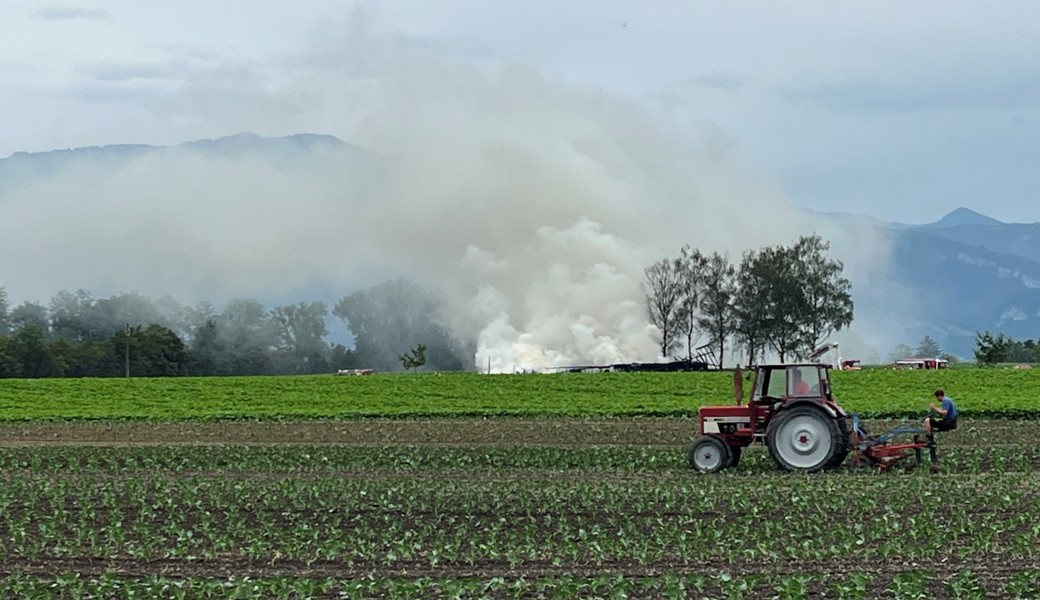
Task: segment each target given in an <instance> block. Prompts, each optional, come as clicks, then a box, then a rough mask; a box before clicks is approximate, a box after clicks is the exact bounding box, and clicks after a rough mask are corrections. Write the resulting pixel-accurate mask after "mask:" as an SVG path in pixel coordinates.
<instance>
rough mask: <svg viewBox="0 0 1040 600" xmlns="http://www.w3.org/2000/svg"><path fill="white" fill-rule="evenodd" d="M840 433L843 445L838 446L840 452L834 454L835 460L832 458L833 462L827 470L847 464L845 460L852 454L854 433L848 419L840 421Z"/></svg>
mask: <svg viewBox="0 0 1040 600" xmlns="http://www.w3.org/2000/svg"><path fill="white" fill-rule="evenodd" d="M838 432H839V434H840V435H841V437H840V438H838V439H839V440H840V442H841V443H840V444H839V446H838V451H837V452H835V453H834V458H832V459H831V462H830V463H829V464H828V465H827V466H826V467H824V468H826V469H836V468H838V467H840V466H841V465H842V464H844V463H845V459H846V458H848V456H849V452H852V431H851V430H850V429H849V421H848V419H840V420H838Z"/></svg>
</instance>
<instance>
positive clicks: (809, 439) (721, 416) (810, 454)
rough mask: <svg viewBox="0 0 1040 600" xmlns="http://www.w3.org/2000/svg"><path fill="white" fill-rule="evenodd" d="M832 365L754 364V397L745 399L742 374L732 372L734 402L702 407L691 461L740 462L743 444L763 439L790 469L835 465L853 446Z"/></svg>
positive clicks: (710, 468)
mask: <svg viewBox="0 0 1040 600" xmlns="http://www.w3.org/2000/svg"><path fill="white" fill-rule="evenodd" d="M828 374H829V366H828V365H825V364H819V363H804V364H785V365H759V366H757V367H755V377H754V381H753V384H752V392H751V398H750V399H749V400H748V401H747V402H744V386H743V383H744V382H743V376H742V375H741V372H740V369H739V368H738V369H737V370H736V371H735V372H734V375H733V383H734V395H735V397H736V402H737V403H736V405H735V406H705V407H702V408H701V409H700V434H701V435H700V437H698V438H697V439H696V440H694V441H693V444H692V445H691V446H690V451H689V461H690V466H691V467H693V468H694V469H697V470H698V471H703V472H709V473H710V472H715V471H720V470H722V469H725V468H726V467H732V466H736V465H737V463H738V462H739V461H740V453H741V450H742V449H743V448H746V447H747V446H749V445H751V444H752V443H754V442H762V443H763V444H765V446H766V447H767V448H769V454H770V455H771V456H772V457H773V460H774V461H775V462H776V464H777V465H778V466H779V467H780V468H781V469H784V470H786V471H804V472H813V471H819V470H822V469H833V468H835V467H837V466H839V465H841V464H842V463H843V462H844V461H845V457H846V456H848V454H849V452H850V451H851V450H852V447H853V438H852V430H851V423H850V421H851V419H850V416H849V413H847V412H846V411H845V409H843V408H842V407H841V406H838V403H837V402H835V400H834V396H833V395H832V393H831V383H830V379H829V377H828Z"/></svg>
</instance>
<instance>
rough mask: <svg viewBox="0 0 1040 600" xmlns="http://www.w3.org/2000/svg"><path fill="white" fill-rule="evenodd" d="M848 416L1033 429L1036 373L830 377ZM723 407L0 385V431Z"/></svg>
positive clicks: (430, 381)
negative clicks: (995, 421) (936, 413)
mask: <svg viewBox="0 0 1040 600" xmlns="http://www.w3.org/2000/svg"><path fill="white" fill-rule="evenodd" d="M832 375H833V382H834V391H835V395H836V396H837V398H838V400H839V402H840V403H841V404H842V405H843V406H845V407H846V408H847V409H849V410H850V411H853V412H858V413H860V414H863V415H865V416H872V417H911V416H915V415H921V414H923V412H924V411H925V410H926V408H927V405H928V402H929V401H930V400H931V392H932V390H934V389H935V388H936V387H944V388H945V389H946V390H947V393H948V394H949V395H951V396H953V397H954V398H956V399H957V401H958V404H959V407H960V408H961V410H962V412H963V414H964V415H965V416H972V417H976V418H1005V417H1007V418H1040V369H1038V370H1035V371H1034V370H1014V369H950V370H944V371H895V370H886V369H877V370H865V371H858V372H835V373H833V374H832ZM732 402H733V396H732V376H731V374H730V373H725V372H723V373H558V374H540V375H493V376H488V375H480V374H472V373H470V374H410V375H403V374H393V375H391V374H387V375H374V376H367V377H332V376H310V377H228V378H166V379H80V380H77V379H37V380H12V379H7V380H0V420H8V421H10V420H54V419H66V420H76V419H146V420H160V421H162V420H194V419H197V420H218V419H286V418H289V419H299V418H339V419H344V418H345V419H352V418H364V417H423V416H554V415H556V416H582V415H592V416H683V415H695V414H696V413H697V409H698V408H699V407H700V406H703V405H706V404H719V403H723V404H729V403H732Z"/></svg>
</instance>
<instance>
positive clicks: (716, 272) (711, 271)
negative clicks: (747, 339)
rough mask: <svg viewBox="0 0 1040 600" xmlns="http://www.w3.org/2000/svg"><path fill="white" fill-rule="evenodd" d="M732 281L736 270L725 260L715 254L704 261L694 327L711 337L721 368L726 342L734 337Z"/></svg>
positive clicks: (733, 291) (733, 288) (734, 284)
mask: <svg viewBox="0 0 1040 600" xmlns="http://www.w3.org/2000/svg"><path fill="white" fill-rule="evenodd" d="M735 279H736V269H735V268H734V267H733V265H731V264H730V262H729V257H728V256H726V255H725V254H719V253H718V252H715V253H713V254H712V255H711V256H709V257H707V258H706V259H705V261H704V271H703V277H702V284H703V289H702V292H701V297H700V317H699V318H698V319H697V326H698V327H700V329H701V330H702V331H705V332H707V334H708V335H709V336H710V341H709V343H710V344H711V345H712V346H714V347H715V350H716V351H717V352H718V357H719V360H718V364H719V366H720V367H721V366H722V361H723V359H724V357H725V353H726V338H728V337H729V336H730V335H731V334H732V333H733V330H734V325H735V322H736V315H735V313H734V309H733V302H734V294H735V292H736V281H735Z"/></svg>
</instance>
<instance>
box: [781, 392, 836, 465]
mask: <svg viewBox="0 0 1040 600" xmlns="http://www.w3.org/2000/svg"><path fill="white" fill-rule="evenodd" d="M766 446H768V447H769V454H770V455H772V457H773V461H774V462H776V464H777V466H779V467H780V468H781V469H784V470H785V471H804V472H807V473H812V472H814V471H819V470H821V469H826V468H832V467H835V466H837V465H836V464H835V458H836V457H837V456H840V455H841V453H842V451H843V450H844V448H845V446H844V440H842V439H841V429H840V427H839V426H838V423H837V421H836V420H835V419H833V418H832V417H831V416H830V415H828V414H827V413H826V412H825V411H824V410H823V409H821V408H817V407H815V406H805V405H803V406H795V407H792V408H789V409H786V410H781V411H780V413H779V414H778V415H776V416H775V417H773V420H772V421H771V422H770V423H769V427H768V428H767V429H766Z"/></svg>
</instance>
